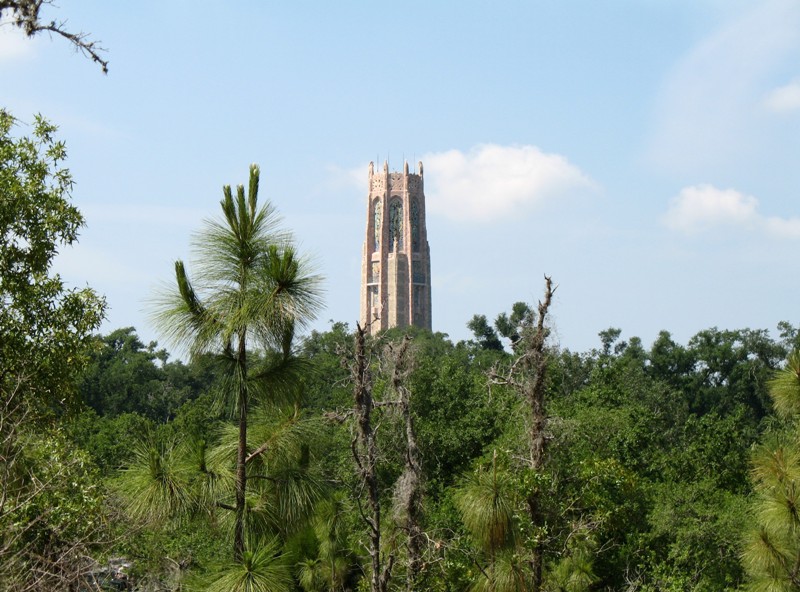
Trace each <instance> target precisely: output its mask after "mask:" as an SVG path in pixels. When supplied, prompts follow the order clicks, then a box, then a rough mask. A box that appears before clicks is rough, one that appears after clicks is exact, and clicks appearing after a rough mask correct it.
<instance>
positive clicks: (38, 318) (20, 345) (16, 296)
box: [0, 110, 105, 411]
mask: <svg viewBox="0 0 800 592" xmlns="http://www.w3.org/2000/svg"><path fill="white" fill-rule="evenodd" d="M16 123H17V121H16V120H15V119H14V118H13V117H12V116H11V115H10V114H9V113H8V112H7V111H3V110H0V195H1V196H2V198H1V199H0V302H2V306H0V360H2V362H0V363H1V364H2V372H0V393H1V394H2V396H3V397H4V398H10V397H12V396H19V395H20V394H21V395H22V396H23V397H24V398H25V400H26V404H31V405H37V406H38V407H39V410H40V411H42V410H44V409H45V408H47V409H52V408H55V407H62V406H63V405H64V404H65V403H70V402H72V401H73V396H74V392H75V390H74V377H75V374H76V372H77V371H78V370H79V369H80V368H81V365H82V364H83V363H85V361H86V353H87V349H88V346H89V345H90V343H91V332H92V331H93V330H95V329H96V328H97V326H98V325H99V324H100V321H101V319H102V317H103V311H104V309H105V303H104V301H103V300H102V299H101V298H99V297H98V296H97V295H96V294H95V293H94V292H93V291H92V290H91V289H89V288H83V289H80V290H76V289H67V288H66V287H65V286H64V284H63V282H62V281H61V278H60V277H59V276H58V275H57V274H51V273H50V268H51V265H52V262H53V258H54V257H55V255H56V253H57V252H58V249H59V247H60V246H62V245H64V246H68V245H71V244H72V243H73V242H74V241H75V240H76V239H77V236H78V230H79V228H80V227H81V226H82V225H83V217H82V216H81V214H80V212H78V210H77V209H76V208H75V207H74V206H72V205H70V203H69V197H70V191H71V189H72V176H71V175H70V172H69V170H68V169H66V168H63V167H62V162H63V160H64V159H65V158H66V147H65V145H64V143H63V142H59V141H56V140H55V138H54V135H55V132H56V127H55V126H54V125H52V124H50V123H48V122H47V121H46V120H45V119H44V118H42V117H41V116H38V115H37V116H36V118H35V122H34V125H33V129H32V135H31V136H30V137H21V138H16V137H14V136H12V131H13V128H14V126H15V125H16ZM43 406H44V407H43Z"/></svg>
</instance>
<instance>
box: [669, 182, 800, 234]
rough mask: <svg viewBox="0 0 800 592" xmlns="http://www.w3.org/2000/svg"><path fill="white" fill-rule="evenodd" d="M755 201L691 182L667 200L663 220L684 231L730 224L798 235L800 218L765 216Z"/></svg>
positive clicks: (728, 225) (738, 227)
mask: <svg viewBox="0 0 800 592" xmlns="http://www.w3.org/2000/svg"><path fill="white" fill-rule="evenodd" d="M758 205H759V204H758V200H757V199H756V198H755V197H753V196H752V195H745V194H744V193H741V192H739V191H736V190H735V189H718V188H716V187H714V186H713V185H695V186H692V187H685V188H684V189H682V190H681V192H680V193H679V194H678V195H677V196H676V197H674V198H673V199H672V200H671V201H670V204H669V209H668V210H667V213H666V214H665V215H664V219H663V221H664V224H665V225H666V226H667V227H668V228H670V229H671V230H675V231H679V232H684V233H686V234H697V233H701V232H709V231H712V230H714V229H719V228H729V229H731V228H733V229H736V230H737V231H757V232H762V233H764V234H767V235H769V236H772V237H774V238H800V218H779V217H775V216H773V217H766V216H763V215H762V214H760V213H759V212H758Z"/></svg>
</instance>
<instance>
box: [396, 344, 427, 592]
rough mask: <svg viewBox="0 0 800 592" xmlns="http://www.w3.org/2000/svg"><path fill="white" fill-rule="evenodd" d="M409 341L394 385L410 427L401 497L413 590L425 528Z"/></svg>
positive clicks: (408, 578) (400, 353) (402, 347)
mask: <svg viewBox="0 0 800 592" xmlns="http://www.w3.org/2000/svg"><path fill="white" fill-rule="evenodd" d="M409 341H410V338H409V337H406V338H405V339H404V340H403V342H402V344H401V345H400V349H399V350H397V352H396V353H395V354H394V368H393V372H392V387H393V389H394V391H395V392H396V393H397V394H398V396H399V397H400V400H399V404H400V409H401V410H402V413H403V419H404V420H405V428H406V461H405V470H404V471H403V476H402V478H401V479H402V481H401V483H400V486H401V487H402V491H400V492H399V493H400V496H401V501H402V504H403V509H404V510H405V528H406V533H407V535H408V543H407V548H408V567H407V573H406V589H407V590H408V592H413V590H415V589H416V584H417V579H418V577H419V573H420V571H421V569H422V529H421V528H420V515H421V507H422V464H421V461H420V458H419V456H420V455H419V447H418V446H417V436H416V432H415V431H414V418H413V416H412V415H411V393H410V392H409V391H408V389H407V388H406V387H405V386H404V380H405V378H406V375H407V374H408V370H409V369H408V365H409V361H408V356H409V346H408V345H409Z"/></svg>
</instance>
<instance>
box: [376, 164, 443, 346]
mask: <svg viewBox="0 0 800 592" xmlns="http://www.w3.org/2000/svg"><path fill="white" fill-rule="evenodd" d="M417 168H418V169H419V174H416V173H409V172H408V163H407V162H406V163H404V164H403V172H402V173H397V172H392V173H390V172H389V163H388V162H384V163H383V170H382V171H378V172H376V171H375V166H374V164H373V163H372V162H370V163H369V171H368V174H369V176H368V183H367V187H368V188H369V194H368V195H367V225H366V236H365V239H364V250H363V258H362V263H361V324H362V325H366V326H368V328H369V332H370V333H372V334H375V333H377V332H379V331H383V330H385V329H389V328H391V327H405V326H406V325H416V326H418V327H422V328H425V329H430V328H431V283H430V282H431V259H430V248H429V246H428V230H427V226H426V223H425V193H424V191H423V189H424V183H423V176H422V163H421V162H420V163H419V164H418V167H417Z"/></svg>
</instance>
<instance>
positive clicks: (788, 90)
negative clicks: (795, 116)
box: [764, 80, 800, 113]
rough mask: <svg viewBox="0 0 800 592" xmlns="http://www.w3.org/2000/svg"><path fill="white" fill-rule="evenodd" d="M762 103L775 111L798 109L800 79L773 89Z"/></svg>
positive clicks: (799, 108)
mask: <svg viewBox="0 0 800 592" xmlns="http://www.w3.org/2000/svg"><path fill="white" fill-rule="evenodd" d="M764 105H765V106H766V107H767V109H769V110H770V111H775V112H776V113H786V112H789V111H797V110H800V81H798V80H795V81H794V82H791V83H789V84H787V85H786V86H780V87H778V88H776V89H773V90H772V91H770V93H769V94H767V96H766V98H765V99H764Z"/></svg>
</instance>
